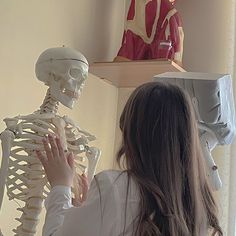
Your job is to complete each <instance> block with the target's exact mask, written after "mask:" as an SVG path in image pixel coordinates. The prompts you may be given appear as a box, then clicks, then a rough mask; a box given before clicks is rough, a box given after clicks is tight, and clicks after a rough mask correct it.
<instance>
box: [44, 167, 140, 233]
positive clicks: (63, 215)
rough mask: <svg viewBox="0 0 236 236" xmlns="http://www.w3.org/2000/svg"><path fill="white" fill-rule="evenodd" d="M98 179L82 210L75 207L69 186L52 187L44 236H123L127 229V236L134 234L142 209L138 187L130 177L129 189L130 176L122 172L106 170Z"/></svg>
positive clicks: (47, 203) (47, 202)
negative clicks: (139, 212) (139, 211)
mask: <svg viewBox="0 0 236 236" xmlns="http://www.w3.org/2000/svg"><path fill="white" fill-rule="evenodd" d="M96 180H97V182H96ZM96 180H95V179H94V180H93V181H92V183H91V186H90V189H89V192H88V197H87V200H86V201H85V202H84V203H83V204H82V205H81V206H80V207H73V206H72V204H71V189H70V188H69V187H66V186H55V187H53V188H52V190H51V192H50V193H49V195H48V197H47V199H46V201H45V206H46V210H47V214H46V219H45V224H44V227H43V236H119V235H120V236H122V235H123V231H124V228H125V234H124V235H125V236H131V235H132V233H133V230H134V229H135V222H136V219H137V215H138V210H139V193H138V188H137V186H136V184H135V183H134V181H133V180H132V179H131V178H130V181H129V188H127V186H128V176H127V173H125V172H124V173H122V172H120V171H103V172H101V173H99V174H98V175H96ZM128 189H129V190H128ZM127 191H128V195H127Z"/></svg>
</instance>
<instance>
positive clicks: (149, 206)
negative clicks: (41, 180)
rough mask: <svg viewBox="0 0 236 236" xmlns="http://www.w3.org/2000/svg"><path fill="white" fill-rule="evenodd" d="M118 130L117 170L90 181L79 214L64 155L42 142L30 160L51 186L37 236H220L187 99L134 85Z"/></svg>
mask: <svg viewBox="0 0 236 236" xmlns="http://www.w3.org/2000/svg"><path fill="white" fill-rule="evenodd" d="M120 128H121V131H122V136H123V141H122V145H121V148H120V150H119V152H118V155H117V159H118V162H119V163H120V164H123V165H122V166H124V167H125V171H123V172H122V171H104V172H102V173H100V174H98V175H97V176H95V178H94V180H93V182H92V184H91V186H90V189H89V191H88V196H87V199H86V200H85V201H84V202H83V203H82V204H81V206H79V207H72V205H71V193H70V186H71V185H72V179H73V156H72V154H69V155H68V156H65V152H64V151H63V150H62V147H61V144H60V140H58V139H57V138H56V139H54V138H53V137H49V140H46V139H45V140H44V141H43V142H44V147H45V150H46V154H47V155H46V156H43V155H42V153H40V152H37V155H38V157H39V159H40V160H41V162H42V164H43V166H44V168H45V172H46V174H47V177H48V180H49V182H50V184H51V185H52V190H51V192H50V194H49V196H48V198H47V201H46V208H47V216H46V220H45V225H44V236H48V235H53V236H58V235H60V236H61V235H68V236H69V235H71V236H73V235H78V236H92V235H93V236H95V235H102V236H108V235H109V236H111V235H114V236H115V235H117V236H118V235H126V236H128V235H129V236H131V235H135V236H154V235H155V236H158V235H161V236H192V235H194V236H204V235H207V234H208V232H210V233H211V235H223V233H222V230H221V228H220V226H219V222H218V218H217V207H216V203H215V200H214V198H213V195H212V192H211V189H210V187H209V184H208V182H207V177H206V173H205V170H204V161H203V158H202V154H201V149H200V144H199V138H198V131H197V127H196V122H195V118H194V114H193V111H192V108H191V105H190V102H189V100H188V97H187V95H186V94H185V93H184V92H183V91H182V90H181V89H180V88H178V87H176V86H173V85H168V84H162V83H158V82H151V83H147V84H144V85H141V86H140V87H138V88H137V89H136V90H135V91H134V92H133V93H132V95H131V96H130V98H129V100H128V102H127V104H126V106H125V108H124V111H123V113H122V115H121V118H120ZM49 143H50V146H49ZM83 179H84V178H83ZM84 183H85V179H84Z"/></svg>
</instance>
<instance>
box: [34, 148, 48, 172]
mask: <svg viewBox="0 0 236 236" xmlns="http://www.w3.org/2000/svg"><path fill="white" fill-rule="evenodd" d="M35 153H36V156H37V157H38V159H39V160H40V162H41V163H42V165H43V167H44V169H45V168H47V162H48V160H47V158H46V157H45V156H44V155H43V154H42V152H40V151H38V150H36V151H35Z"/></svg>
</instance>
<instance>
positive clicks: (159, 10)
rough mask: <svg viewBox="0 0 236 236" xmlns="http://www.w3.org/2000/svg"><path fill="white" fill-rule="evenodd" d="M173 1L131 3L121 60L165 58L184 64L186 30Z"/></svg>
mask: <svg viewBox="0 0 236 236" xmlns="http://www.w3.org/2000/svg"><path fill="white" fill-rule="evenodd" d="M174 3H175V1H173V0H172V1H171V0H131V3H130V6H129V10H128V15H127V20H126V25H125V31H124V35H123V40H122V46H121V48H120V50H119V52H118V55H117V57H116V59H115V60H116V61H119V60H125V59H129V60H146V59H158V58H165V59H171V60H175V61H176V62H177V63H179V64H181V62H182V55H183V39H184V33H183V27H182V22H181V18H180V15H179V13H178V11H177V10H176V9H175V8H174Z"/></svg>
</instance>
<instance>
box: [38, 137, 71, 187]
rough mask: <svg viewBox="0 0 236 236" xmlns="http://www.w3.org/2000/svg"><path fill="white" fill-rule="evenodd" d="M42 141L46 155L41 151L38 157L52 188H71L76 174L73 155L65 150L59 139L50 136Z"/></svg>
mask: <svg viewBox="0 0 236 236" xmlns="http://www.w3.org/2000/svg"><path fill="white" fill-rule="evenodd" d="M42 141H43V145H44V149H45V152H46V155H44V154H43V153H42V152H40V151H36V155H37V157H38V158H39V160H40V162H41V163H42V165H43V167H44V170H45V173H46V175H47V178H48V181H49V183H50V185H51V187H54V186H56V185H64V186H69V187H71V186H72V184H73V177H74V172H75V168H74V156H73V154H72V153H68V152H66V151H65V150H63V148H62V144H61V141H60V139H59V138H58V137H56V138H54V137H53V136H52V135H48V138H44V139H43V140H42ZM49 144H50V146H49Z"/></svg>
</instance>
